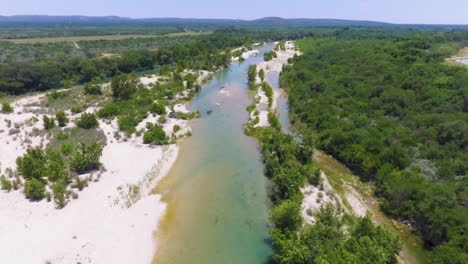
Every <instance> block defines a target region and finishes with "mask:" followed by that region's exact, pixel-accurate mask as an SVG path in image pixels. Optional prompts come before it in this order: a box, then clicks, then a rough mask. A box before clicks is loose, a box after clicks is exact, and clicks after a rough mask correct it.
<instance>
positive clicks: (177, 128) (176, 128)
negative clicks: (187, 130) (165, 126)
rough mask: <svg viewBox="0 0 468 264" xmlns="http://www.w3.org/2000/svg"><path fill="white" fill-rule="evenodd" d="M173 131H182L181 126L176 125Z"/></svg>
mask: <svg viewBox="0 0 468 264" xmlns="http://www.w3.org/2000/svg"><path fill="white" fill-rule="evenodd" d="M172 131H174V133H177V132H179V131H180V126H179V125H174V127H173V128H172Z"/></svg>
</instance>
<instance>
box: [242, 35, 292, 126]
mask: <svg viewBox="0 0 468 264" xmlns="http://www.w3.org/2000/svg"><path fill="white" fill-rule="evenodd" d="M300 54H301V53H300V52H299V51H297V50H296V49H295V45H294V42H293V41H287V42H286V43H285V50H278V51H276V55H277V57H276V58H273V59H272V60H269V61H263V62H261V63H259V64H257V74H258V72H260V70H263V71H264V73H265V76H266V75H267V74H268V73H269V72H277V73H278V74H279V73H281V71H282V70H283V65H286V64H288V60H289V59H291V58H292V57H294V56H295V55H300ZM256 83H257V84H261V83H262V80H260V77H258V76H257V79H256ZM270 85H271V84H270ZM273 92H274V94H273V98H272V99H273V102H272V104H271V106H268V97H267V96H266V94H265V92H264V91H263V89H260V88H259V89H257V93H256V95H255V100H256V101H258V104H257V105H256V107H255V110H254V111H252V112H251V115H250V118H251V120H252V119H255V112H256V111H258V112H259V114H258V117H259V122H258V123H257V124H255V125H254V127H266V126H269V122H268V112H269V111H275V110H276V107H277V102H278V98H279V97H280V96H281V90H280V89H273Z"/></svg>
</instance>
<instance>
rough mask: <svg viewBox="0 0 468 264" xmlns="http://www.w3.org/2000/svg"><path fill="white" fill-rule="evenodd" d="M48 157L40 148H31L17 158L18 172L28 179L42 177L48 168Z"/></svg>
mask: <svg viewBox="0 0 468 264" xmlns="http://www.w3.org/2000/svg"><path fill="white" fill-rule="evenodd" d="M46 161H47V157H46V154H45V153H44V151H43V150H42V149H40V148H29V149H28V150H27V151H26V154H24V155H23V156H22V157H18V158H17V159H16V166H17V170H18V173H19V174H20V175H21V176H23V177H24V178H25V179H26V180H30V179H33V178H35V179H41V178H42V177H43V176H44V174H45V170H46Z"/></svg>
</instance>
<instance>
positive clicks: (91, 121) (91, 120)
mask: <svg viewBox="0 0 468 264" xmlns="http://www.w3.org/2000/svg"><path fill="white" fill-rule="evenodd" d="M77 125H78V127H81V128H84V129H91V128H96V127H98V126H99V122H98V121H97V119H96V115H95V114H91V113H83V114H82V115H81V116H80V119H79V120H78V122H77Z"/></svg>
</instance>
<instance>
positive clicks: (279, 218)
mask: <svg viewBox="0 0 468 264" xmlns="http://www.w3.org/2000/svg"><path fill="white" fill-rule="evenodd" d="M270 218H271V221H272V222H273V224H274V226H275V227H276V228H279V229H282V230H290V231H294V230H297V229H298V228H299V227H301V225H302V216H301V205H300V203H299V202H297V201H293V200H285V201H283V202H281V203H280V204H279V205H278V206H276V207H274V208H273V209H272V210H271V212H270Z"/></svg>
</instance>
